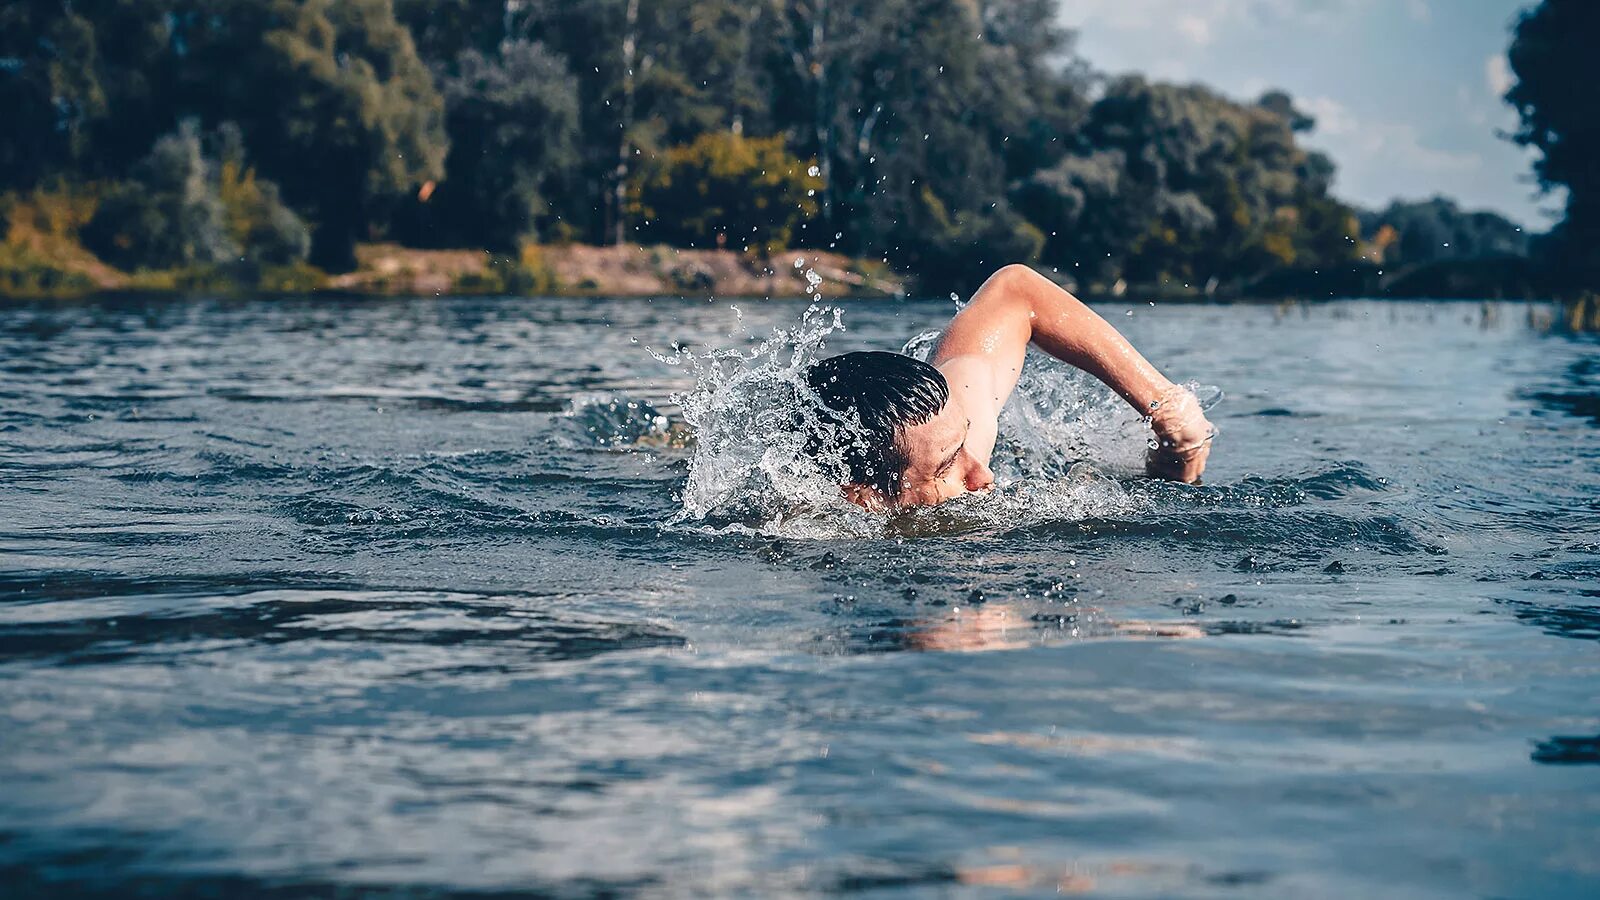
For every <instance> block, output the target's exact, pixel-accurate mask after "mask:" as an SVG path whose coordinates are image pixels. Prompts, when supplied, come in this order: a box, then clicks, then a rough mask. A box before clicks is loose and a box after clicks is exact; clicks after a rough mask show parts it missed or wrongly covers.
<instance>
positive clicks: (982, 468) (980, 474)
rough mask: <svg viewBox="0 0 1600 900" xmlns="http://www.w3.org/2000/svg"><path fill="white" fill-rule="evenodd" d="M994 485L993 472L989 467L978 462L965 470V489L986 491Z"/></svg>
mask: <svg viewBox="0 0 1600 900" xmlns="http://www.w3.org/2000/svg"><path fill="white" fill-rule="evenodd" d="M992 487H994V473H993V472H991V471H989V467H988V466H986V465H983V464H982V463H979V464H978V465H975V466H973V467H972V468H971V469H968V470H967V490H969V491H986V490H988V489H989V488H992Z"/></svg>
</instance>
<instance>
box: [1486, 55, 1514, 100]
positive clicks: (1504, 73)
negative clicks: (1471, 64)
mask: <svg viewBox="0 0 1600 900" xmlns="http://www.w3.org/2000/svg"><path fill="white" fill-rule="evenodd" d="M1483 77H1484V81H1485V82H1486V83H1487V84H1488V85H1489V93H1491V94H1493V95H1494V96H1495V98H1496V99H1499V98H1501V97H1504V96H1505V95H1506V91H1509V90H1511V85H1512V84H1513V83H1514V82H1515V80H1516V79H1514V78H1513V77H1512V75H1511V64H1510V63H1509V62H1506V57H1505V54H1503V53H1496V54H1493V55H1492V56H1490V57H1489V58H1488V59H1487V60H1485V61H1484V63H1483Z"/></svg>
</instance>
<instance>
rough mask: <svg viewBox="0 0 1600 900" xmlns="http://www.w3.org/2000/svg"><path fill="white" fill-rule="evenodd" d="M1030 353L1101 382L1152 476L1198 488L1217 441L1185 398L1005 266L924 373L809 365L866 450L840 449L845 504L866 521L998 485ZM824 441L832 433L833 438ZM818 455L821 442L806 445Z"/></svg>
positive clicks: (912, 362) (1122, 345) (864, 363)
mask: <svg viewBox="0 0 1600 900" xmlns="http://www.w3.org/2000/svg"><path fill="white" fill-rule="evenodd" d="M1029 343H1032V344H1034V345H1035V346H1037V347H1038V348H1039V349H1041V350H1043V351H1044V352H1046V353H1048V354H1050V355H1051V356H1054V357H1055V358H1057V359H1059V360H1061V361H1063V362H1066V363H1068V364H1070V365H1073V366H1076V367H1077V368H1079V369H1082V370H1084V371H1085V372H1088V373H1089V374H1090V375H1093V376H1094V377H1095V378H1098V379H1099V380H1100V381H1102V382H1104V383H1105V384H1106V386H1107V387H1110V388H1111V389H1112V390H1113V391H1115V392H1116V393H1117V394H1118V395H1119V396H1121V397H1122V399H1124V400H1126V401H1127V402H1128V403H1129V404H1131V405H1132V406H1133V408H1134V409H1136V410H1138V411H1139V413H1140V414H1141V415H1144V416H1148V417H1149V419H1150V426H1151V429H1152V430H1153V431H1154V432H1155V444H1156V446H1155V447H1153V448H1152V449H1151V450H1150V452H1149V454H1148V455H1147V456H1146V460H1145V464H1146V470H1147V471H1148V472H1149V474H1151V475H1153V476H1156V477H1159V478H1166V479H1170V480H1172V481H1182V482H1187V483H1193V482H1196V481H1198V480H1199V479H1200V475H1201V473H1202V472H1204V471H1205V467H1206V457H1207V456H1208V455H1209V454H1210V452H1211V439H1212V437H1213V435H1214V434H1215V429H1214V428H1213V427H1212V426H1211V423H1210V422H1208V421H1207V420H1206V417H1205V414H1204V413H1203V412H1202V411H1201V409H1200V403H1199V401H1198V400H1196V399H1195V396H1194V394H1193V393H1192V392H1191V391H1189V390H1188V389H1186V388H1183V387H1180V386H1179V385H1175V384H1173V383H1172V382H1171V381H1168V380H1167V379H1166V378H1165V377H1164V376H1163V375H1162V374H1161V373H1160V372H1159V371H1157V370H1156V367H1155V366H1153V365H1151V364H1150V362H1149V361H1148V360H1146V359H1145V358H1144V357H1143V356H1141V355H1140V354H1139V351H1137V350H1135V349H1133V345H1131V344H1129V343H1128V341H1127V339H1126V338H1124V337H1123V336H1122V335H1121V334H1119V333H1118V332H1117V330H1116V329H1115V328H1113V327H1111V325H1110V323H1108V322H1106V320H1104V319H1102V318H1100V316H1099V315H1097V314H1095V312H1094V311H1093V310H1091V309H1089V307H1087V306H1085V305H1084V304H1083V303H1082V302H1081V301H1079V300H1078V298H1076V297H1074V296H1072V295H1071V294H1069V293H1067V292H1066V291H1064V290H1062V289H1061V288H1060V287H1059V286H1057V285H1056V284H1055V283H1054V282H1052V281H1050V280H1049V279H1048V278H1045V277H1044V276H1043V275H1040V274H1039V273H1038V272H1035V271H1033V270H1032V269H1030V268H1028V267H1027V266H1023V265H1011V266H1006V267H1005V268H1003V269H1001V270H1000V271H998V272H996V273H995V274H994V275H992V276H990V278H989V280H988V281H986V282H984V284H983V287H981V288H979V289H978V292H977V294H975V295H973V298H972V302H971V303H970V304H968V305H967V307H966V308H965V309H963V310H961V312H960V313H958V314H957V315H956V317H955V318H954V319H952V320H951V321H950V324H949V326H948V327H946V328H945V330H944V333H943V335H941V336H940V338H939V343H938V346H937V347H936V348H935V350H934V352H933V356H932V357H931V358H930V360H929V361H928V362H926V363H924V362H921V361H920V360H916V359H913V358H911V357H909V356H905V355H903V354H899V353H885V352H876V351H873V352H858V353H846V354H843V355H842V356H835V357H831V358H829V359H825V360H822V361H821V362H818V363H815V364H814V365H812V366H811V368H810V369H809V370H808V371H807V373H806V380H807V382H808V383H809V385H810V386H811V389H812V390H813V391H815V392H816V393H817V396H818V397H820V398H821V399H822V402H823V404H824V405H825V406H826V407H827V408H828V409H829V410H832V411H834V412H842V413H847V414H853V415H854V417H856V418H857V419H859V421H860V424H861V426H862V428H863V430H864V432H865V433H864V435H863V437H864V439H863V440H856V441H852V442H851V443H850V444H849V445H847V446H845V447H842V448H839V449H840V452H841V454H842V456H843V458H844V463H845V465H846V466H847V467H848V470H849V483H847V484H845V485H843V489H844V493H845V496H846V497H847V498H849V499H850V500H851V501H852V502H854V503H856V504H859V505H861V506H863V507H866V508H867V509H872V510H879V511H888V510H893V509H897V508H904V507H912V506H933V505H936V504H939V503H943V502H944V501H946V500H950V499H952V498H954V497H959V496H961V495H962V494H966V493H970V492H974V491H985V490H988V489H989V488H990V487H992V486H993V485H994V473H993V472H991V471H990V469H989V457H990V455H991V454H992V453H993V452H994V444H995V438H996V437H997V434H998V430H999V421H1000V410H1001V409H1002V408H1003V407H1004V406H1005V404H1006V399H1007V398H1008V397H1010V396H1011V392H1012V390H1013V389H1015V388H1016V386H1017V379H1018V378H1019V377H1021V374H1022V361H1023V357H1024V355H1025V353H1026V351H1027V348H1028V344H1029ZM829 433H830V434H836V433H837V431H833V430H830V431H829ZM812 440H813V450H816V451H819V452H820V450H821V449H822V447H823V444H822V443H821V442H822V441H824V440H825V438H823V437H820V436H814V437H813V439H812Z"/></svg>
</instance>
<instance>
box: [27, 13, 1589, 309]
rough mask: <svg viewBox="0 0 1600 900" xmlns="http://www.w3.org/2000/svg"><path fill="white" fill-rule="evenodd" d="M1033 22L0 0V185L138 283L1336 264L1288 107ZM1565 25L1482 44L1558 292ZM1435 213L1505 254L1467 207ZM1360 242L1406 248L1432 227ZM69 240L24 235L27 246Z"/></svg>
mask: <svg viewBox="0 0 1600 900" xmlns="http://www.w3.org/2000/svg"><path fill="white" fill-rule="evenodd" d="M1059 6H1060V0H982V2H973V0H826V2H824V0H760V2H754V3H752V2H749V0H583V2H572V0H518V2H516V3H505V2H499V0H141V2H138V3H127V2H119V0H75V2H72V3H56V2H20V3H8V4H4V5H0V110H4V116H5V123H4V124H5V127H4V128H0V190H7V191H13V192H15V191H24V192H26V191H30V190H33V189H35V188H36V187H38V186H40V185H43V184H54V183H55V181H56V180H57V179H62V180H64V181H65V182H67V183H75V184H96V185H103V186H104V187H103V188H97V189H96V193H95V197H94V200H95V204H96V205H97V206H98V207H99V214H98V215H97V216H96V217H95V221H94V223H93V226H92V227H90V228H88V229H87V231H86V232H85V238H86V239H87V240H89V241H90V243H91V244H92V245H93V246H94V247H95V249H96V250H98V251H100V252H102V253H104V254H105V255H106V257H107V259H109V260H112V261H114V262H116V263H117V264H118V265H120V266H123V267H126V268H128V269H130V270H146V271H144V273H143V274H141V275H138V276H137V277H138V278H139V279H142V281H141V282H140V283H143V284H150V283H155V282H161V281H163V279H165V280H166V281H170V282H171V283H173V284H177V283H179V282H183V283H186V284H203V283H209V281H210V280H211V279H212V275H211V274H208V273H213V272H223V274H225V275H227V276H228V277H231V278H233V279H235V280H238V281H242V282H243V283H257V282H259V283H266V282H268V281H271V282H273V283H282V284H286V285H290V286H291V288H293V289H298V287H299V286H303V285H310V284H314V283H317V282H319V281H320V279H321V275H320V273H317V272H316V271H315V270H312V269H307V268H304V263H303V261H304V260H306V259H308V258H309V259H310V260H311V261H313V262H316V263H317V264H319V265H321V266H323V267H325V268H327V269H328V270H330V271H343V270H346V269H349V268H350V267H352V266H353V265H354V263H355V258H354V247H355V245H356V243H357V242H371V241H376V240H385V239H387V240H400V241H403V242H406V243H408V244H410V245H412V246H426V247H434V248H448V247H460V246H467V247H479V248H487V249H489V250H490V251H492V252H493V253H494V254H497V256H496V257H495V258H496V259H500V260H502V263H497V264H496V265H494V266H491V267H490V269H489V270H487V271H486V272H485V273H484V274H482V275H474V276H470V277H471V278H472V279H476V280H475V281H473V284H472V285H470V286H471V287H473V289H478V290H496V291H500V290H505V291H513V292H525V291H531V292H543V291H546V290H548V289H549V287H548V286H549V285H550V284H552V283H553V282H551V281H550V280H549V279H548V277H547V276H548V271H542V270H541V271H534V270H530V269H529V267H528V265H527V264H526V262H525V261H523V260H522V258H521V252H522V251H521V248H522V247H523V246H525V245H532V244H533V243H536V242H547V243H548V242H565V241H588V242H596V243H612V242H619V241H624V240H632V239H635V238H643V239H647V240H654V241H671V242H674V243H678V244H691V243H692V244H694V245H696V246H702V247H704V246H716V245H717V243H718V242H719V241H721V242H723V243H725V244H726V245H727V246H729V247H731V248H733V249H742V248H745V247H747V246H748V247H749V248H751V249H752V250H754V251H757V252H764V251H770V250H772V249H775V248H777V247H779V246H787V245H797V246H808V247H813V248H817V249H831V250H837V251H839V252H841V253H844V254H848V255H853V256H856V257H867V258H871V259H874V260H881V261H882V262H883V264H884V265H887V266H892V267H894V268H896V269H899V270H901V271H910V272H912V273H915V274H916V275H918V276H920V277H921V278H922V279H924V282H925V284H926V286H927V287H930V288H934V287H936V288H937V289H938V290H940V292H944V291H949V290H957V291H964V290H966V289H969V288H971V287H974V286H976V284H977V283H978V282H979V281H981V280H982V279H983V278H984V277H985V276H986V275H988V274H989V272H991V271H993V270H994V269H995V268H997V267H999V266H1001V265H1003V264H1005V263H1010V262H1027V261H1033V260H1038V261H1040V262H1042V263H1044V264H1046V265H1048V266H1050V267H1052V268H1054V269H1056V270H1058V271H1059V272H1061V273H1062V274H1063V275H1064V276H1067V277H1070V278H1073V279H1075V280H1077V281H1079V282H1081V283H1083V284H1085V285H1087V286H1089V287H1091V288H1092V287H1106V286H1110V285H1112V284H1115V283H1116V282H1117V281H1119V280H1128V281H1132V282H1135V283H1136V284H1143V285H1158V284H1161V283H1163V282H1165V283H1167V284H1170V285H1172V286H1174V287H1176V286H1177V285H1178V283H1183V284H1189V285H1192V286H1202V285H1207V284H1212V283H1214V284H1216V285H1219V286H1223V289H1224V290H1230V289H1242V288H1244V287H1246V286H1248V285H1251V284H1258V283H1271V282H1263V278H1264V277H1266V276H1269V275H1271V274H1272V273H1284V274H1285V275H1286V277H1287V276H1288V275H1292V276H1293V277H1294V278H1295V279H1299V278H1302V276H1304V273H1310V275H1311V276H1316V275H1318V273H1321V272H1324V271H1331V270H1338V271H1341V272H1344V271H1346V270H1347V269H1348V267H1349V265H1350V264H1352V262H1353V260H1354V257H1355V254H1356V252H1357V250H1358V243H1357V242H1358V239H1359V238H1360V237H1361V235H1360V234H1359V233H1358V230H1357V228H1356V225H1355V223H1354V221H1353V214H1352V210H1351V209H1350V208H1349V207H1348V206H1346V205H1345V204H1344V203H1342V202H1340V201H1339V200H1338V199H1337V198H1335V197H1334V196H1332V194H1331V186H1332V183H1333V165H1332V163H1331V161H1329V160H1328V159H1327V158H1326V157H1325V156H1323V155H1321V154H1318V153H1314V152H1309V151H1307V150H1306V149H1305V148H1304V147H1302V146H1301V145H1300V143H1299V140H1300V136H1301V135H1303V134H1305V133H1306V132H1308V131H1311V130H1312V129H1313V128H1314V127H1315V121H1314V120H1313V119H1312V118H1311V117H1310V116H1308V115H1306V114H1305V113H1304V112H1303V111H1301V110H1300V109H1298V108H1297V107H1296V106H1295V103H1294V100H1293V98H1291V97H1290V96H1289V95H1287V94H1285V93H1283V92H1279V91H1274V92H1269V93H1267V94H1265V95H1263V96H1262V97H1260V98H1259V99H1258V100H1256V101H1254V102H1239V101H1236V100H1233V99H1230V98H1227V97H1223V96H1221V95H1219V94H1217V93H1215V92H1213V91H1209V90H1207V89H1205V88H1203V87H1199V86H1179V85H1171V84H1160V83H1151V82H1148V81H1145V80H1143V79H1140V78H1136V77H1125V78H1111V79H1103V78H1101V77H1100V76H1098V75H1096V74H1094V73H1092V72H1091V71H1089V69H1088V67H1087V66H1086V65H1085V64H1084V63H1083V62H1082V60H1080V59H1079V58H1078V57H1077V56H1076V55H1075V45H1074V35H1073V34H1072V33H1071V32H1069V31H1067V30H1065V29H1063V28H1062V27H1061V26H1060V24H1059V21H1060V17H1059V15H1058V13H1059V9H1058V7H1059ZM1596 15H1600V13H1597V12H1596V11H1595V6H1594V4H1590V3H1586V2H1581V0H1545V2H1544V3H1542V4H1541V5H1540V6H1539V8H1538V9H1537V10H1535V11H1533V12H1531V13H1529V14H1527V15H1526V16H1525V17H1524V18H1523V20H1522V22H1521V24H1520V25H1519V29H1518V38H1517V44H1516V45H1514V46H1513V48H1512V63H1513V67H1514V68H1515V69H1516V72H1517V74H1518V76H1519V78H1520V81H1519V84H1518V86H1517V88H1516V89H1514V90H1513V91H1512V93H1511V96H1510V98H1509V99H1511V101H1512V102H1513V103H1514V104H1515V105H1516V106H1517V107H1518V109H1519V110H1520V111H1521V112H1522V114H1523V129H1522V131H1521V132H1520V133H1519V135H1518V139H1519V140H1521V141H1523V142H1524V143H1525V144H1528V145H1529V146H1532V147H1535V148H1537V149H1539V150H1540V151H1542V152H1543V154H1544V158H1543V160H1542V161H1541V162H1540V169H1539V173H1540V176H1541V178H1542V179H1543V180H1544V182H1545V184H1546V185H1547V186H1550V187H1556V186H1564V187H1566V188H1567V189H1568V192H1569V193H1568V196H1569V198H1570V199H1569V203H1568V210H1567V221H1566V223H1565V224H1564V225H1563V226H1562V227H1561V228H1560V229H1558V231H1557V233H1556V235H1555V237H1554V238H1553V239H1552V240H1551V241H1550V242H1549V245H1548V247H1549V251H1550V258H1551V259H1553V260H1556V261H1557V262H1558V263H1559V265H1560V266H1561V267H1562V268H1563V269H1564V270H1565V271H1567V272H1569V273H1572V274H1571V279H1572V280H1574V281H1581V280H1583V278H1584V277H1591V276H1582V275H1581V274H1580V273H1581V272H1585V271H1588V272H1600V250H1595V249H1594V248H1596V247H1600V168H1597V167H1600V163H1596V162H1595V160H1596V159H1600V152H1596V149H1597V147H1600V144H1597V138H1596V134H1597V129H1600V125H1596V124H1595V123H1597V122H1600V115H1596V114H1595V110H1596V109H1597V104H1596V91H1597V90H1600V88H1596V87H1595V84H1596V82H1595V80H1594V79H1592V78H1588V77H1587V72H1586V69H1585V65H1586V63H1585V51H1586V49H1587V47H1588V45H1589V43H1591V42H1590V41H1589V40H1588V38H1590V37H1592V36H1593V35H1594V34H1595V33H1596V19H1595V17H1596ZM189 122H193V123H195V124H186V123H189ZM229 122H237V129H236V130H231V129H230V127H229V126H228V125H227V123H229ZM152 146H154V149H152ZM246 148H248V160H249V162H248V163H247V162H246V152H245V151H246ZM801 160H804V161H805V164H804V165H801V164H800V161H801ZM812 165H815V167H816V171H817V175H815V176H810V175H808V174H806V172H807V171H808V170H809V169H810V168H811V166H812ZM812 192H814V193H812ZM1386 212H1392V213H1395V216H1391V218H1394V217H1399V216H1402V215H1411V213H1408V212H1406V211H1405V210H1399V211H1398V212H1397V211H1396V208H1393V207H1392V208H1391V210H1389V211H1386ZM1426 216H1427V213H1425V212H1417V213H1416V215H1414V216H1412V218H1413V219H1417V218H1426ZM1465 216H1466V214H1461V216H1459V217H1458V218H1460V217H1465ZM1385 224H1387V223H1385ZM1480 226H1481V229H1482V233H1481V234H1479V232H1475V231H1472V228H1475V227H1480ZM1379 227H1380V230H1381V226H1379ZM1451 228H1454V229H1455V230H1454V231H1452V233H1453V234H1455V235H1456V237H1453V238H1449V239H1448V242H1449V243H1451V244H1452V246H1453V247H1455V246H1458V245H1459V246H1466V245H1474V246H1475V245H1476V244H1479V243H1482V244H1486V245H1493V246H1496V247H1500V246H1509V243H1508V242H1507V241H1505V240H1503V238H1504V234H1503V231H1504V229H1503V228H1501V227H1500V225H1499V223H1495V222H1489V221H1483V222H1478V223H1477V224H1476V225H1471V224H1470V223H1469V224H1467V225H1461V226H1460V227H1459V228H1457V227H1456V226H1451ZM1462 229H1465V230H1462ZM1386 233H1388V234H1390V235H1392V236H1393V237H1394V239H1396V240H1398V241H1400V242H1401V244H1404V246H1400V245H1399V244H1397V249H1396V251H1395V252H1396V253H1400V254H1402V257H1401V258H1409V259H1415V260H1418V261H1419V262H1420V261H1424V260H1423V257H1424V256H1425V254H1424V251H1425V250H1426V249H1427V248H1426V244H1427V242H1428V241H1431V240H1433V235H1434V234H1435V229H1433V226H1429V225H1419V224H1416V223H1415V222H1413V223H1412V224H1408V225H1407V226H1406V227H1404V228H1401V227H1399V226H1398V225H1394V226H1393V227H1391V228H1389V229H1388V231H1387V232H1386ZM30 234H34V235H37V234H38V232H37V231H35V232H30ZM76 234H77V232H76V230H74V231H73V236H72V237H71V238H65V237H63V238H59V239H56V238H52V239H50V240H47V241H45V242H44V243H39V242H38V241H33V238H31V237H30V238H29V240H30V241H33V243H28V244H26V246H25V249H26V251H27V254H26V255H27V259H28V260H32V261H33V262H29V263H27V265H28V266H33V265H34V263H35V262H37V261H39V260H47V259H51V258H52V254H57V253H62V252H71V251H70V250H69V249H67V248H70V247H73V246H75V242H76ZM1472 235H1477V236H1472ZM1419 242H1420V243H1419ZM1445 242H1446V239H1440V240H1439V241H1438V243H1439V244H1440V245H1441V249H1443V248H1442V244H1443V243H1445ZM1412 245H1415V246H1412ZM18 246H23V245H18ZM308 246H309V250H308ZM8 252H10V253H11V255H12V257H14V258H16V259H22V258H23V255H24V254H23V251H22V250H20V249H13V250H12V251H8ZM1475 252H1476V251H1475ZM241 257H242V258H243V261H242V262H241V261H240V258H241ZM22 265H23V264H22V263H17V266H19V267H20V266H22ZM81 265H90V266H92V265H98V262H97V261H92V260H85V259H76V258H75V259H74V262H73V266H81ZM1586 266H1587V267H1589V268H1587V269H1586V268H1585V267H1586ZM70 270H71V267H70V266H69V267H65V268H62V269H61V271H63V272H65V271H70ZM16 271H19V272H20V271H23V269H22V268H17V269H16ZM27 271H29V272H34V269H32V268H29V269H27ZM1349 271H1354V270H1353V269H1349ZM155 273H162V274H155ZM174 273H186V274H181V275H179V274H174ZM27 277H28V278H30V279H33V280H40V279H44V280H48V278H49V277H53V276H48V275H44V274H37V273H36V274H34V275H28V276H27ZM116 277H120V276H118V275H117V273H111V274H110V275H105V273H97V274H94V275H93V276H91V280H98V282H99V283H106V281H107V279H108V278H109V279H110V280H112V281H115V279H116ZM463 277H466V276H463ZM685 277H690V276H685ZM1593 277H1600V275H1597V276H1593ZM683 289H684V290H685V291H691V290H693V289H694V285H692V284H686V285H684V286H683Z"/></svg>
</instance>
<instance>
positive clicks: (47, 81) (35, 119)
mask: <svg viewBox="0 0 1600 900" xmlns="http://www.w3.org/2000/svg"><path fill="white" fill-rule="evenodd" d="M97 52H98V42H97V40H96V35H95V29H94V23H93V22H91V21H90V20H89V19H87V18H85V17H84V16H83V15H80V14H79V13H78V12H76V11H75V10H74V9H73V8H72V6H71V5H70V4H65V3H52V4H47V3H36V2H20V3H6V4H4V5H0V187H12V188H26V187H31V186H32V185H34V184H36V183H38V182H39V181H40V180H42V179H43V178H44V177H46V176H48V175H52V174H59V173H62V172H70V171H72V170H73V168H74V167H75V166H76V164H78V163H80V162H82V161H83V160H84V159H85V157H86V156H87V151H88V148H89V143H88V132H89V128H90V126H91V125H92V124H93V123H94V121H95V120H96V119H98V118H99V117H101V116H103V115H105V112H106V95H105V90H104V88H103V87H102V85H101V82H100V79H99V77H98V73H97V71H96V57H97Z"/></svg>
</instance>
